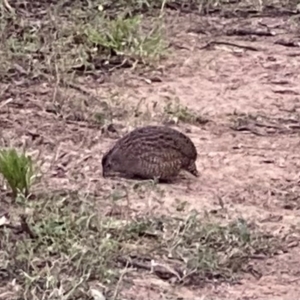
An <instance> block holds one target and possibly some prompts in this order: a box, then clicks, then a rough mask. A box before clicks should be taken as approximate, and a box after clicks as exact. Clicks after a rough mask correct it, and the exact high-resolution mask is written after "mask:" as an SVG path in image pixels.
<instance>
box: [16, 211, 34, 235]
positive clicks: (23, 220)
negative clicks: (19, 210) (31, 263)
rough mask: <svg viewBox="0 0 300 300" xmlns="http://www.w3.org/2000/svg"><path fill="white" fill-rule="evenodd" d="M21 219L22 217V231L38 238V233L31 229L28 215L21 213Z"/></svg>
mask: <svg viewBox="0 0 300 300" xmlns="http://www.w3.org/2000/svg"><path fill="white" fill-rule="evenodd" d="M20 219H21V231H22V232H26V233H27V234H28V235H29V236H30V238H32V239H35V238H37V235H36V234H35V233H34V232H33V231H32V230H31V229H30V227H29V225H28V223H27V221H26V216H24V215H21V216H20Z"/></svg>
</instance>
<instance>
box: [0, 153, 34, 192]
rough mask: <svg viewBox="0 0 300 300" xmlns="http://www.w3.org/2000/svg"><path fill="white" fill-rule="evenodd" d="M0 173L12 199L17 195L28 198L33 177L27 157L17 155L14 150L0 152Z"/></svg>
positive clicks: (31, 166) (30, 161)
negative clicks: (10, 192)
mask: <svg viewBox="0 0 300 300" xmlns="http://www.w3.org/2000/svg"><path fill="white" fill-rule="evenodd" d="M0 173H1V174H2V175H3V177H4V179H5V180H6V181H7V183H8V185H9V186H10V188H11V190H12V193H13V197H14V198H16V197H17V195H18V193H22V194H23V195H24V196H25V197H27V196H28V194H29V189H30V186H31V184H32V180H33V176H34V170H33V163H32V160H31V158H30V157H29V156H26V155H25V154H24V153H22V154H18V152H17V151H16V150H15V149H8V150H0Z"/></svg>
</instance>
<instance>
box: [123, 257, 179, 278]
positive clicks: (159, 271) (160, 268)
mask: <svg viewBox="0 0 300 300" xmlns="http://www.w3.org/2000/svg"><path fill="white" fill-rule="evenodd" d="M117 261H118V262H119V263H121V264H122V265H125V266H131V267H134V268H138V269H144V270H147V271H150V272H153V273H154V274H155V275H156V276H158V277H159V278H161V279H164V280H167V279H170V278H172V277H176V278H177V280H178V281H179V282H181V281H182V279H183V277H184V275H183V272H182V271H181V270H173V269H172V268H171V267H170V266H165V265H160V264H156V263H155V264H153V263H152V264H146V263H143V262H140V261H137V260H133V259H130V258H128V259H127V258H124V257H118V258H117Z"/></svg>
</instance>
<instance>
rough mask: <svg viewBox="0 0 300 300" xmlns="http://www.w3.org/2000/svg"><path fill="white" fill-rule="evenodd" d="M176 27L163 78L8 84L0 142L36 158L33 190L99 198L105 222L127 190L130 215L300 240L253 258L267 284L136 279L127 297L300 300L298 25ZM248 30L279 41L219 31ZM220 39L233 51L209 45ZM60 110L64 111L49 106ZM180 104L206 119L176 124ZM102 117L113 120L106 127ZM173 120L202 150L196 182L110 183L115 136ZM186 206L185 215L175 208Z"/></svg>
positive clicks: (265, 20)
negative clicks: (207, 218)
mask: <svg viewBox="0 0 300 300" xmlns="http://www.w3.org/2000/svg"><path fill="white" fill-rule="evenodd" d="M168 18H169V21H168V20H167V32H168V34H169V37H168V38H169V39H170V40H171V42H172V46H173V48H172V52H171V54H170V55H169V56H168V57H167V58H166V60H165V61H163V62H161V63H160V64H161V65H160V66H159V67H157V68H156V70H155V71H151V72H141V73H140V74H138V73H137V72H132V71H131V70H126V69H125V70H123V71H118V72H115V73H113V74H112V75H111V76H109V77H107V78H106V79H105V80H104V82H102V83H99V82H97V81H95V80H94V79H92V78H90V77H86V78H81V84H80V86H81V89H84V90H85V91H86V92H87V94H84V93H83V92H82V90H81V91H80V90H76V89H74V88H70V87H69V88H66V87H57V86H56V85H55V84H52V83H47V82H42V83H40V82H38V83H32V84H30V85H28V86H22V85H20V86H18V84H17V83H15V84H9V83H8V84H4V83H3V84H1V90H2V91H3V92H2V94H1V102H0V116H1V117H0V124H1V140H0V144H1V145H2V146H8V145H9V146H16V147H18V148H19V147H24V146H26V149H27V151H28V152H29V153H30V154H32V155H33V157H35V158H36V159H38V160H39V161H40V165H41V170H42V171H43V179H42V180H41V181H40V182H39V183H37V184H36V185H35V186H34V191H35V193H44V192H49V191H53V192H54V191H75V190H76V191H78V192H79V193H80V194H81V195H88V194H90V195H93V196H94V197H96V198H97V199H99V202H98V203H99V207H97V204H96V207H95V209H96V210H99V213H107V209H108V208H109V207H110V205H106V204H105V203H106V200H103V199H105V198H103V197H104V196H109V195H112V194H113V193H116V191H117V192H118V191H126V193H128V195H129V196H128V198H127V199H121V200H118V202H117V204H116V205H115V206H118V207H119V208H120V209H121V211H122V213H125V214H133V213H134V214H137V215H150V214H156V213H157V214H165V215H174V216H183V215H184V214H187V213H188V212H190V211H192V210H196V211H198V212H200V213H205V212H208V213H212V214H213V215H214V216H215V218H216V219H218V220H219V221H220V222H224V223H226V222H229V221H230V220H232V219H234V218H236V217H242V218H244V219H246V220H248V221H250V222H254V223H255V224H256V225H258V226H259V227H261V228H262V229H263V230H265V231H269V232H273V233H274V232H275V233H281V234H284V232H289V231H290V230H294V231H295V239H294V240H293V241H292V242H290V244H289V246H290V248H289V250H288V251H287V252H286V253H281V254H280V255H277V256H275V257H273V258H270V259H267V260H254V262H253V264H254V266H255V267H256V268H257V269H258V270H259V271H260V272H261V274H262V276H261V278H260V279H257V278H255V277H253V276H251V275H247V274H246V275H245V276H244V277H243V279H242V280H241V282H240V284H239V285H229V284H225V283H224V284H221V285H215V284H214V283H213V282H212V283H211V284H208V285H205V286H204V287H201V288H200V287H197V286H194V287H181V286H172V284H171V283H167V282H165V281H162V280H160V279H158V278H157V277H155V276H153V275H151V274H149V273H143V274H141V273H139V275H136V276H134V274H133V275H132V276H133V277H132V280H133V281H132V282H133V283H134V284H133V285H130V286H128V288H124V290H123V295H124V297H126V299H219V298H220V299H221V298H222V299H236V300H237V299H296V298H297V297H299V295H300V287H299V280H300V274H299V270H300V251H299V250H300V249H299V245H298V235H297V232H298V229H299V220H300V219H298V218H299V217H300V213H299V207H300V202H299V191H300V187H299V167H300V163H299V162H300V154H299V132H300V125H299V120H300V96H299V95H300V88H299V79H300V73H299V69H300V50H299V47H288V46H283V45H280V44H278V43H276V41H278V40H280V39H282V38H284V39H291V40H293V41H295V42H297V30H299V29H297V28H298V27H297V25H296V21H295V20H294V19H293V18H292V17H291V16H276V17H264V16H261V17H255V18H250V17H248V18H244V19H243V18H223V17H220V16H215V17H212V16H211V17H207V16H201V17H200V16H197V15H192V14H180V13H178V12H171V13H170V16H168ZM175 23H176V26H175V25H174V24H175ZM260 24H265V26H263V25H260ZM247 26H248V27H249V26H250V27H251V28H252V29H253V30H266V27H267V28H269V30H270V31H272V32H275V33H276V34H275V35H270V36H256V35H254V34H252V35H249V34H246V35H244V36H236V35H232V36H228V35H226V34H224V33H222V34H221V33H220V30H221V29H222V30H223V32H224V30H225V28H226V29H228V30H229V29H233V28H244V27H247ZM212 41H218V42H220V41H222V42H227V43H232V44H233V45H228V44H214V43H211V45H210V46H207V45H208V43H210V42H212ZM298 43H299V42H298ZM234 44H235V45H239V46H241V45H243V46H248V47H254V48H256V50H257V51H255V49H250V48H249V49H245V48H242V47H239V46H234ZM206 46H207V47H206ZM57 103H60V107H59V108H57V107H55V108H53V107H54V106H55V105H57ZM178 103H179V104H178ZM177 104H178V105H180V107H187V108H188V109H189V110H190V111H191V114H192V115H193V116H197V117H198V119H205V120H207V122H197V121H195V120H194V121H193V122H188V121H186V122H184V121H181V120H180V118H179V121H178V114H179V113H180V109H181V108H179V106H178V107H177V108H176V109H175V110H173V112H172V113H169V114H168V113H167V112H166V107H169V106H170V105H171V106H172V107H174V106H176V105H177ZM168 105H169V106H168ZM97 113H106V114H107V115H114V117H112V118H110V117H108V118H106V119H105V122H104V124H103V123H101V124H100V123H99V124H98V123H97V122H96V121H95V118H94V117H95V114H97ZM166 116H167V117H168V122H169V123H170V122H171V123H172V126H174V128H178V129H179V130H181V131H183V132H185V133H187V134H188V135H189V136H190V137H191V139H192V140H193V142H194V143H195V145H196V147H197V150H198V154H199V158H198V160H197V167H198V170H199V171H200V177H199V178H198V179H195V178H191V177H189V176H188V175H186V176H183V178H181V179H180V180H179V181H178V183H176V185H168V184H161V185H159V186H158V187H157V188H156V189H152V190H145V189H143V188H141V189H140V190H139V191H138V192H134V191H133V190H132V185H133V183H132V182H129V183H128V182H127V181H123V180H109V179H103V178H102V174H101V172H102V171H101V157H102V155H103V153H104V152H105V151H106V150H107V148H108V147H109V146H110V145H111V144H112V143H113V142H114V141H115V140H116V138H118V137H119V136H121V135H123V134H124V133H125V132H127V131H128V130H130V129H132V128H134V127H135V126H137V125H145V124H162V123H163V122H165V121H166ZM170 118H171V120H170ZM110 124H113V125H110ZM108 125H110V126H108ZM112 128H113V130H112ZM112 131H113V132H112ZM162 195H163V196H162ZM182 203H185V208H184V210H183V211H182V210H178V206H179V205H180V204H182ZM124 299H125V298H124Z"/></svg>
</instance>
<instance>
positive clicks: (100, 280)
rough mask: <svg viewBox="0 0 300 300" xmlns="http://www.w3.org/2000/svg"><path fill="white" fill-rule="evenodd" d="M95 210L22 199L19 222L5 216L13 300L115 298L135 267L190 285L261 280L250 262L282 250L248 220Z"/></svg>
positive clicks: (61, 199) (68, 202)
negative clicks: (97, 294)
mask: <svg viewBox="0 0 300 300" xmlns="http://www.w3.org/2000/svg"><path fill="white" fill-rule="evenodd" d="M114 201H116V199H114ZM95 205H96V203H95V200H94V199H93V198H92V197H86V198H84V199H83V198H82V197H80V196H78V195H76V194H74V195H70V194H69V195H65V196H63V195H56V196H51V195H48V194H45V195H44V196H43V197H42V196H41V195H40V196H39V197H38V198H37V199H35V200H34V201H28V200H26V199H23V201H19V204H18V206H19V208H16V209H17V210H18V211H20V208H22V209H21V210H22V212H23V213H19V216H20V221H16V219H15V220H14V221H13V219H10V218H9V217H8V216H3V217H2V218H1V231H0V235H1V251H0V257H1V268H2V283H1V287H2V288H4V287H5V286H8V285H9V284H13V291H14V293H13V298H14V299H17V297H21V298H22V299H57V297H58V298H59V299H79V298H80V299H90V298H89V296H90V293H91V289H92V288H93V287H94V285H95V283H97V284H98V290H99V291H101V293H104V294H106V295H114V297H115V298H112V299H116V298H117V295H118V292H119V291H118V288H121V287H122V285H123V284H124V283H126V281H127V280H128V279H127V275H126V274H127V273H128V275H129V274H130V273H132V272H133V271H134V269H137V270H138V271H139V272H142V271H144V272H145V271H151V270H152V272H153V273H154V274H155V275H156V276H157V277H159V278H161V279H162V280H168V281H169V280H171V281H172V282H173V283H176V284H183V285H186V286H189V285H192V286H194V285H198V286H201V285H204V284H205V283H206V282H211V281H215V280H217V281H218V282H224V281H225V282H230V283H234V282H237V281H238V279H239V277H240V276H241V274H242V272H250V273H252V274H254V275H255V276H260V275H259V273H258V272H257V270H254V269H253V268H249V262H250V261H251V260H252V259H253V258H257V257H260V259H262V258H264V257H265V258H266V257H270V256H272V255H274V254H276V252H278V250H280V248H281V246H280V244H281V242H280V238H279V237H276V236H272V235H267V234H265V233H262V232H259V230H258V229H257V228H256V227H255V226H254V225H249V224H247V223H246V221H245V220H242V219H241V220H236V221H234V222H232V223H230V224H228V225H226V226H225V225H223V226H221V225H219V224H217V223H215V222H214V221H212V220H209V219H207V218H204V219H203V217H202V220H201V218H200V216H198V215H197V214H195V213H194V214H190V215H188V216H187V217H186V218H185V219H178V218H171V217H165V216H161V217H159V216H157V217H137V218H133V219H132V218H125V219H124V218H117V217H113V216H105V215H103V214H102V215H101V214H99V213H98V212H97V210H95ZM124 274H125V275H124ZM118 282H119V284H118V285H117V286H118V288H116V284H117V283H118ZM99 287H101V289H99Z"/></svg>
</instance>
